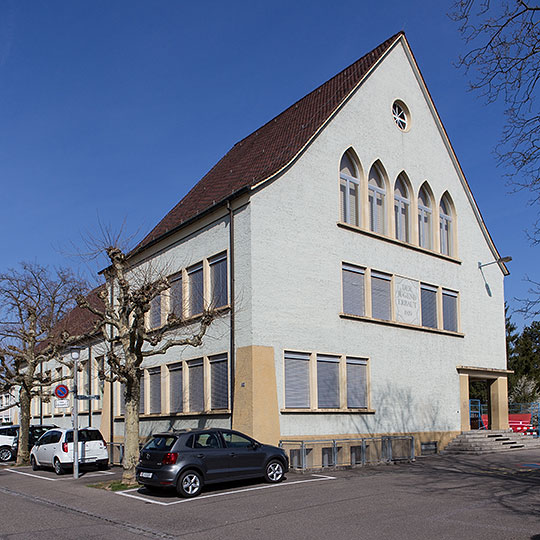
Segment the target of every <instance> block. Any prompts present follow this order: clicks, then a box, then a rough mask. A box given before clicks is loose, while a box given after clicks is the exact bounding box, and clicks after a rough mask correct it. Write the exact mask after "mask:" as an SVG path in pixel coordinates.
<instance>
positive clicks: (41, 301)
mask: <svg viewBox="0 0 540 540" xmlns="http://www.w3.org/2000/svg"><path fill="white" fill-rule="evenodd" d="M86 287H87V285H86V283H85V282H84V280H82V279H81V278H79V277H77V276H76V275H75V274H74V273H73V272H72V271H70V270H67V269H58V270H56V271H52V272H51V271H50V270H49V269H48V268H46V267H43V266H40V265H39V264H36V263H23V264H21V268H20V269H19V270H15V269H12V270H10V271H8V272H6V273H4V274H0V317H1V320H0V393H3V392H10V393H12V394H15V395H16V396H17V399H16V402H15V403H14V405H16V406H18V407H19V409H20V433H19V451H18V456H17V464H19V465H22V464H26V463H28V459H29V451H28V432H29V426H30V405H31V402H32V398H34V397H38V396H39V397H40V398H41V399H43V400H48V399H50V396H49V395H48V394H44V393H43V388H48V387H50V386H51V385H53V384H55V383H57V382H60V378H58V377H56V376H55V375H53V373H52V371H44V370H43V369H42V368H43V365H44V364H45V363H46V362H49V361H50V360H55V361H56V362H59V363H60V364H63V365H66V366H67V367H68V368H71V365H70V364H69V363H67V362H64V361H63V360H62V358H61V355H60V353H61V351H62V350H63V349H65V347H66V346H67V345H69V343H70V342H71V340H72V339H73V338H72V337H71V336H69V334H68V333H67V332H66V331H65V330H64V329H63V327H62V324H61V321H62V319H63V318H64V317H65V315H66V314H67V313H68V312H69V311H70V310H71V309H72V308H73V307H74V306H75V305H76V303H75V298H76V297H77V296H79V295H80V294H81V293H82V292H84V291H85V290H86ZM65 378H66V377H63V379H65Z"/></svg>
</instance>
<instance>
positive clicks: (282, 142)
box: [132, 31, 405, 254]
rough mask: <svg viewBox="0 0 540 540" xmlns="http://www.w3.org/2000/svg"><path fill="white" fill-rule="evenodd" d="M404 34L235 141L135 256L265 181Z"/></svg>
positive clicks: (394, 37) (289, 158)
mask: <svg viewBox="0 0 540 540" xmlns="http://www.w3.org/2000/svg"><path fill="white" fill-rule="evenodd" d="M400 36H405V33H404V32H403V31H399V32H398V33H396V34H394V35H393V36H391V37H390V38H388V39H387V40H385V41H384V42H383V43H381V44H380V45H378V46H377V47H375V48H374V49H372V50H371V51H369V52H368V53H367V54H365V55H363V56H362V57H361V58H359V59H358V60H356V61H355V62H353V63H352V64H350V65H348V66H347V67H345V68H344V69H342V70H341V71H340V72H339V73H337V74H336V75H334V76H333V77H332V78H330V79H329V80H327V81H326V82H324V83H323V84H321V85H319V86H317V87H316V88H315V89H314V90H312V91H311V92H309V93H308V94H306V95H305V96H304V97H302V98H300V99H299V100H297V101H295V102H294V103H293V104H292V105H290V106H289V107H287V108H286V109H285V110H284V111H282V112H281V113H279V114H278V115H277V116H275V117H273V118H271V119H270V120H268V122H266V123H265V124H263V125H262V126H260V127H259V128H257V129H256V130H254V131H253V132H251V133H250V134H249V135H247V136H246V137H244V138H243V139H241V140H240V141H238V142H237V143H236V144H234V145H233V146H232V147H231V148H230V150H229V151H228V152H227V153H226V154H225V155H224V156H223V157H222V158H221V159H220V160H219V161H218V162H217V163H216V164H215V165H214V166H213V167H212V168H211V169H210V170H209V171H208V172H207V173H206V174H205V175H204V176H203V177H202V178H201V179H200V180H199V181H198V182H197V183H196V184H195V185H194V186H193V187H192V188H191V189H190V190H189V191H188V192H187V193H186V195H184V197H183V198H182V199H181V200H180V201H179V202H178V203H177V204H176V205H175V206H174V207H173V208H172V209H171V210H170V211H169V212H168V213H167V214H166V215H165V217H164V218H163V219H162V220H161V221H160V222H159V223H158V224H157V225H156V226H155V227H154V228H153V229H152V230H151V231H150V232H149V233H148V234H147V235H146V236H145V237H144V238H143V240H142V241H141V242H140V243H139V244H138V246H137V247H136V248H135V249H134V250H133V251H132V254H134V253H137V252H139V251H140V250H142V249H144V248H145V247H147V246H148V245H150V244H152V243H154V242H156V241H158V240H159V239H161V238H162V237H164V236H165V235H168V234H170V233H171V232H172V231H174V230H176V229H177V228H179V227H181V226H182V225H183V224H185V223H186V221H188V220H191V219H193V218H195V217H196V216H198V215H200V214H201V213H202V212H205V211H207V210H209V209H210V208H212V207H213V206H215V205H216V204H217V203H220V202H222V201H223V200H225V199H227V198H228V197H230V196H231V195H233V194H234V193H236V192H238V191H239V190H241V189H245V188H249V187H251V186H253V185H255V184H257V183H259V182H261V181H264V180H266V179H268V178H269V177H270V176H272V175H273V174H275V173H276V172H277V171H279V170H281V169H283V167H285V166H286V165H287V164H289V163H290V162H291V160H293V159H294V157H295V156H296V155H297V154H298V152H300V151H301V149H302V148H304V146H305V145H306V144H307V143H308V142H309V141H310V140H311V139H312V137H313V136H314V135H315V134H316V133H317V131H318V130H319V129H320V128H321V127H322V126H323V125H324V124H325V123H326V121H327V120H328V118H330V117H331V116H332V114H334V112H335V111H336V110H337V109H338V108H339V107H340V105H341V104H342V103H343V102H344V101H345V100H346V99H347V97H348V96H349V95H350V93H351V92H352V91H353V90H354V89H355V88H356V86H357V84H358V83H359V82H360V81H361V80H362V79H363V77H364V76H365V75H366V74H367V73H368V72H369V71H370V69H371V68H372V67H373V66H374V65H375V64H376V63H377V61H378V60H379V59H380V58H381V57H382V56H383V54H384V53H385V52H386V51H387V50H388V49H389V48H390V47H391V46H392V45H393V44H394V43H395V42H396V41H397V39H398V38H399V37H400Z"/></svg>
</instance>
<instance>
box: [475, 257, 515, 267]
mask: <svg viewBox="0 0 540 540" xmlns="http://www.w3.org/2000/svg"><path fill="white" fill-rule="evenodd" d="M511 260H512V257H499V258H498V259H496V260H494V261H491V262H488V263H484V264H482V263H481V262H480V261H478V268H484V266H489V265H490V264H495V263H507V262H510V261H511Z"/></svg>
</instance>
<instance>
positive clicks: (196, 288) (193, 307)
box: [187, 264, 204, 316]
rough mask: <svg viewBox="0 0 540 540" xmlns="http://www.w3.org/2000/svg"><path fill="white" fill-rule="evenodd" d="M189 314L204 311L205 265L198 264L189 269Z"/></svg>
mask: <svg viewBox="0 0 540 540" xmlns="http://www.w3.org/2000/svg"><path fill="white" fill-rule="evenodd" d="M187 272H188V285H189V315H190V316H193V315H197V314H198V313H202V311H203V306H204V280H203V266H202V264H198V265H196V266H193V267H192V268H189V269H188V271H187Z"/></svg>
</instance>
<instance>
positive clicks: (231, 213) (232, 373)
mask: <svg viewBox="0 0 540 540" xmlns="http://www.w3.org/2000/svg"><path fill="white" fill-rule="evenodd" d="M227 210H228V211H229V291H230V300H229V303H230V307H231V310H230V312H229V317H230V325H231V328H230V333H229V337H230V343H229V346H230V352H229V357H230V384H229V388H230V389H231V405H230V408H231V427H232V416H233V408H234V381H235V364H236V361H235V360H236V357H235V344H234V343H235V342H234V340H235V335H234V330H235V329H234V316H235V312H234V307H235V306H234V298H235V292H234V210H233V208H232V205H231V201H230V200H228V201H227Z"/></svg>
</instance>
